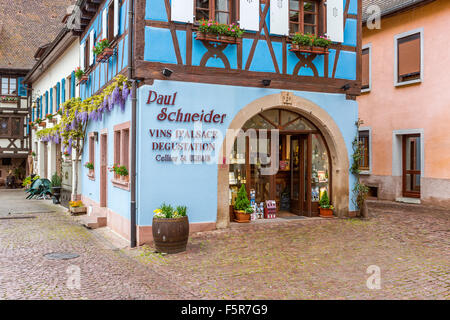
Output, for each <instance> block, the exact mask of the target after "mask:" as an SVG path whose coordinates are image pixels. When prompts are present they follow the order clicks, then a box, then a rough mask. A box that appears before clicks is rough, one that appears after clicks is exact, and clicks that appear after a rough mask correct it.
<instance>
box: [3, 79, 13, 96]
mask: <svg viewBox="0 0 450 320" xmlns="http://www.w3.org/2000/svg"><path fill="white" fill-rule="evenodd" d="M0 78H1V86H0V94H1V95H2V96H13V95H14V96H16V95H17V78H12V77H5V76H1V77H0Z"/></svg>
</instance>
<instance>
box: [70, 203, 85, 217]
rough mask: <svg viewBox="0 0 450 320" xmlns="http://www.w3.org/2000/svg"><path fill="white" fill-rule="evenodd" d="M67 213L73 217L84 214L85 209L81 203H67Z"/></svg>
mask: <svg viewBox="0 0 450 320" xmlns="http://www.w3.org/2000/svg"><path fill="white" fill-rule="evenodd" d="M69 212H70V214H71V215H73V216H76V215H82V214H86V207H85V206H84V204H83V202H81V201H69Z"/></svg>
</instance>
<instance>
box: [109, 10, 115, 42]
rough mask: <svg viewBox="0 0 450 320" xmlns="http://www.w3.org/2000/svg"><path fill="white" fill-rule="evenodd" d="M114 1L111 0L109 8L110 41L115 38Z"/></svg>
mask: <svg viewBox="0 0 450 320" xmlns="http://www.w3.org/2000/svg"><path fill="white" fill-rule="evenodd" d="M114 38H115V36H114V1H111V3H110V4H109V8H108V41H109V42H112V41H113V40H114Z"/></svg>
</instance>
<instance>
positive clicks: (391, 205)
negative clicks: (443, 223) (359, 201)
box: [366, 200, 449, 213]
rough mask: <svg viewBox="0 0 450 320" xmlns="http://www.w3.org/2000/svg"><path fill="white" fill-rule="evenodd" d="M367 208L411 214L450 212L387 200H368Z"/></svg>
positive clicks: (422, 205) (428, 206) (427, 206)
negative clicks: (432, 211) (431, 211)
mask: <svg viewBox="0 0 450 320" xmlns="http://www.w3.org/2000/svg"><path fill="white" fill-rule="evenodd" d="M366 203H367V207H368V209H369V211H370V210H374V209H375V210H385V211H386V210H391V211H409V212H417V213H419V212H429V211H430V209H432V210H435V211H439V212H446V213H448V212H449V210H448V209H445V208H441V207H434V206H430V205H424V204H414V203H405V202H397V201H387V200H366Z"/></svg>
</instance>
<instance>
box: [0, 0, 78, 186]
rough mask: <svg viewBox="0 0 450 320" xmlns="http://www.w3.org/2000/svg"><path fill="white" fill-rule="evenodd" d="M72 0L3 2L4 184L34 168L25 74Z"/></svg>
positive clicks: (0, 149) (0, 152)
mask: <svg viewBox="0 0 450 320" xmlns="http://www.w3.org/2000/svg"><path fill="white" fill-rule="evenodd" d="M71 2H72V0H56V1H53V0H52V1H48V0H44V1H39V3H37V2H36V1H1V2H0V12H1V21H0V185H4V184H5V182H6V178H7V176H14V177H15V178H16V179H15V180H16V182H17V184H16V185H17V186H20V180H21V179H23V178H24V176H25V175H26V173H30V172H31V171H32V169H33V168H32V156H31V131H30V128H29V126H28V122H29V121H28V119H27V115H28V114H30V112H31V109H30V108H29V107H30V103H29V102H30V101H31V100H30V99H31V97H30V96H29V95H28V93H29V92H27V89H26V87H25V86H24V77H25V75H26V74H27V72H28V71H29V70H30V69H31V67H32V66H33V64H34V63H35V59H37V58H38V57H37V56H34V53H35V52H36V50H37V49H38V48H39V47H40V46H42V48H44V47H45V45H46V44H47V43H48V42H49V41H51V40H52V39H53V37H54V36H55V35H56V34H57V32H58V31H59V29H60V28H61V27H62V24H61V19H62V17H63V16H64V13H65V12H66V8H67V6H69V4H70V3H71Z"/></svg>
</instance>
